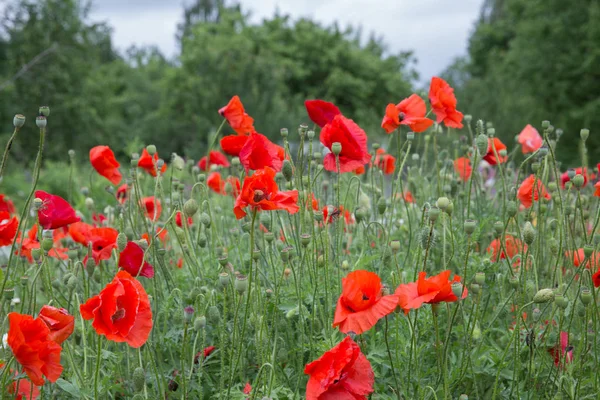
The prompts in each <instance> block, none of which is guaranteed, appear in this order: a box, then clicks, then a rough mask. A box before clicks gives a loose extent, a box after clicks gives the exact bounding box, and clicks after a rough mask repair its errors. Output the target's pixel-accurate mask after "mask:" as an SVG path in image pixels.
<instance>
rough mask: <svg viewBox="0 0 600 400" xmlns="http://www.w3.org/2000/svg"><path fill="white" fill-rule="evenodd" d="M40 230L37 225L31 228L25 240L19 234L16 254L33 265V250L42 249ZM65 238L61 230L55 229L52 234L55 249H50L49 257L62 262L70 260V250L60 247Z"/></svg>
mask: <svg viewBox="0 0 600 400" xmlns="http://www.w3.org/2000/svg"><path fill="white" fill-rule="evenodd" d="M37 234H38V228H37V225H34V226H32V227H31V229H30V230H29V231H28V232H27V235H26V237H25V238H24V239H23V238H22V237H21V234H20V233H19V237H18V238H17V244H19V246H18V248H17V250H16V251H15V254H17V255H20V256H22V257H26V258H27V260H28V261H29V262H30V263H31V262H33V256H32V254H31V251H32V250H33V249H39V248H40V242H39V241H38V237H37ZM64 237H65V235H64V234H63V232H62V230H61V229H55V230H54V232H52V240H53V242H54V247H53V248H52V249H50V251H49V252H48V256H50V257H52V258H56V259H60V260H66V259H68V258H69V256H68V254H67V253H68V252H69V249H67V248H64V247H60V241H61V240H62V239H63V238H64Z"/></svg>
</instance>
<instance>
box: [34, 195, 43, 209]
mask: <svg viewBox="0 0 600 400" xmlns="http://www.w3.org/2000/svg"><path fill="white" fill-rule="evenodd" d="M42 204H44V202H43V201H42V199H40V198H39V197H36V198H35V199H33V211H38V210H39V209H40V208H42Z"/></svg>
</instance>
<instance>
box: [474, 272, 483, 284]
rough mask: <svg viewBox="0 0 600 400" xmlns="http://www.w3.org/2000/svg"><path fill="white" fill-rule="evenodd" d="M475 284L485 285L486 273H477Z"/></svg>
mask: <svg viewBox="0 0 600 400" xmlns="http://www.w3.org/2000/svg"><path fill="white" fill-rule="evenodd" d="M475 283H477V284H478V285H483V284H484V283H485V272H477V273H476V274H475Z"/></svg>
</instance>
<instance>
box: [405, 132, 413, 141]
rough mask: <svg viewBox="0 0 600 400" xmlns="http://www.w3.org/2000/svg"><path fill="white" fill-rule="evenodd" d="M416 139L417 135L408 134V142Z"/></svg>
mask: <svg viewBox="0 0 600 400" xmlns="http://www.w3.org/2000/svg"><path fill="white" fill-rule="evenodd" d="M414 139H415V133H414V132H406V140H408V141H409V142H410V141H412V140H414Z"/></svg>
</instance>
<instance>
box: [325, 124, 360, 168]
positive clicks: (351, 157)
mask: <svg viewBox="0 0 600 400" xmlns="http://www.w3.org/2000/svg"><path fill="white" fill-rule="evenodd" d="M320 139H321V143H323V145H324V146H325V147H327V148H328V149H329V150H331V146H332V145H333V144H334V143H340V144H341V145H342V151H341V152H340V154H339V161H340V172H352V171H354V170H355V169H357V168H359V167H362V166H363V165H365V164H366V163H368V162H369V161H370V160H371V155H370V154H369V152H368V150H367V134H366V133H365V131H363V130H362V129H361V127H360V126H358V125H357V124H356V123H355V122H354V121H352V120H351V119H348V118H346V117H344V116H343V115H336V116H335V118H334V119H333V121H331V122H330V123H329V124H327V125H325V127H324V128H323V129H322V130H321V137H320ZM323 166H324V167H325V169H326V170H327V171H334V172H337V167H336V165H335V155H334V154H333V153H329V154H327V155H326V156H325V158H324V159H323Z"/></svg>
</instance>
